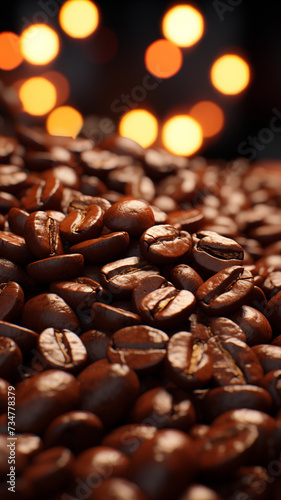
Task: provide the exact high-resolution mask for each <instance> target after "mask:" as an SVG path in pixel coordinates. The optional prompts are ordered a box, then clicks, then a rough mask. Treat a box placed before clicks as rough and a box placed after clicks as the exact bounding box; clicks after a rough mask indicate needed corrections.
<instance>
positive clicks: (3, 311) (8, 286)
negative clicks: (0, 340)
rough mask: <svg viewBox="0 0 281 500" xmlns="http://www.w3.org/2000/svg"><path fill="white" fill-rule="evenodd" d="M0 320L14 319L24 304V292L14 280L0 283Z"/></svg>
mask: <svg viewBox="0 0 281 500" xmlns="http://www.w3.org/2000/svg"><path fill="white" fill-rule="evenodd" d="M0 297H1V301H0V320H1V321H16V320H17V318H18V316H19V315H20V313H21V311H22V308H23V304H24V293H23V290H22V288H21V286H20V285H19V284H18V283H16V282H14V281H8V283H1V285H0Z"/></svg>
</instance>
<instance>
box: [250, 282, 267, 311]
mask: <svg viewBox="0 0 281 500" xmlns="http://www.w3.org/2000/svg"><path fill="white" fill-rule="evenodd" d="M248 304H249V306H252V307H255V309H258V311H260V312H261V313H264V310H265V307H266V304H267V300H266V297H265V294H264V292H263V291H262V289H261V288H259V287H258V286H254V288H253V290H252V293H251V294H250V296H249V298H248Z"/></svg>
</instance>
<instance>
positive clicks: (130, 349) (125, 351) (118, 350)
mask: <svg viewBox="0 0 281 500" xmlns="http://www.w3.org/2000/svg"><path fill="white" fill-rule="evenodd" d="M168 340H169V337H168V335H166V333H164V332H162V331H161V330H156V329H155V328H151V327H149V326H145V325H139V326H128V327H127V328H122V329H121V330H118V331H116V332H115V333H114V334H113V336H112V337H111V340H110V342H109V344H108V347H107V357H108V359H109V361H110V362H111V363H120V364H126V365H128V366H129V367H130V368H132V369H133V370H135V371H136V372H139V373H144V372H151V371H155V370H157V369H158V368H159V365H160V364H161V363H162V362H163V359H164V357H165V355H166V346H167V343H168Z"/></svg>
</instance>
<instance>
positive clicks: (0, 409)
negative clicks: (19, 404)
mask: <svg viewBox="0 0 281 500" xmlns="http://www.w3.org/2000/svg"><path fill="white" fill-rule="evenodd" d="M9 386H10V384H9V382H7V380H4V379H3V378H0V415H1V414H2V413H5V412H6V411H7V407H8V392H9V390H8V388H9ZM0 470H1V462H0ZM0 475H1V473H0Z"/></svg>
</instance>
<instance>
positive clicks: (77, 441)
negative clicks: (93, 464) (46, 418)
mask: <svg viewBox="0 0 281 500" xmlns="http://www.w3.org/2000/svg"><path fill="white" fill-rule="evenodd" d="M102 435H103V424H102V422H101V420H100V419H99V418H98V417H97V416H96V415H94V414H93V413H90V412H88V411H78V410H76V411H70V412H68V413H64V414H63V415H60V416H59V417H57V418H55V419H54V420H53V421H52V422H51V423H50V425H49V426H48V427H47V429H46V432H45V435H44V443H45V445H46V446H47V447H48V448H49V447H52V446H65V447H67V448H69V449H70V450H71V451H72V452H73V453H75V454H78V453H81V452H82V451H84V450H86V449H87V448H90V447H92V446H97V445H98V444H99V443H100V441H101V438H102Z"/></svg>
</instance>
